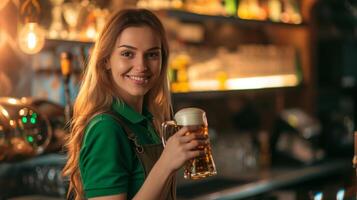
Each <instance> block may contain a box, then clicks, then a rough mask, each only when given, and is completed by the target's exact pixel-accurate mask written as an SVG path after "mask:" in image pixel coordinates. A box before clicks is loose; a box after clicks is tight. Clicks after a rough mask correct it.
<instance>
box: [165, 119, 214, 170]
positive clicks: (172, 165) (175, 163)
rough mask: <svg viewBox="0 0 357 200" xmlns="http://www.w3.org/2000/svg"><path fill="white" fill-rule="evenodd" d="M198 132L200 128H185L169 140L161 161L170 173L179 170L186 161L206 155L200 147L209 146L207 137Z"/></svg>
mask: <svg viewBox="0 0 357 200" xmlns="http://www.w3.org/2000/svg"><path fill="white" fill-rule="evenodd" d="M198 130H199V127H198V126H185V127H183V128H181V129H180V130H179V131H177V132H176V133H175V134H174V135H173V136H171V137H170V138H169V139H168V140H167V142H166V146H165V148H164V151H163V152H162V154H161V157H160V159H159V161H160V162H161V163H162V164H163V166H165V168H166V170H168V171H169V173H172V172H174V171H176V170H178V169H179V168H180V167H181V166H182V165H183V164H185V163H186V161H188V160H190V159H192V158H195V157H197V156H200V155H203V154H204V150H203V149H202V148H199V147H202V146H206V145H207V137H206V136H204V135H203V134H202V133H200V132H199V131H198Z"/></svg>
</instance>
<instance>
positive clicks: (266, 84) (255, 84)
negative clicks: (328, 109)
mask: <svg viewBox="0 0 357 200" xmlns="http://www.w3.org/2000/svg"><path fill="white" fill-rule="evenodd" d="M298 83H299V81H298V78H297V77H296V75H295V74H288V75H275V76H262V77H249V78H236V79H228V80H227V82H226V86H227V88H228V89H234V90H238V89H259V88H274V87H288V86H296V85H297V84H298Z"/></svg>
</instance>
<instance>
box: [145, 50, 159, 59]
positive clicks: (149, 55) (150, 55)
mask: <svg viewBox="0 0 357 200" xmlns="http://www.w3.org/2000/svg"><path fill="white" fill-rule="evenodd" d="M146 57H147V58H149V59H157V58H159V57H160V52H159V51H154V52H149V53H147V54H146Z"/></svg>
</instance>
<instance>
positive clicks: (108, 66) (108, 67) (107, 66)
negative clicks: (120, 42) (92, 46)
mask: <svg viewBox="0 0 357 200" xmlns="http://www.w3.org/2000/svg"><path fill="white" fill-rule="evenodd" d="M104 65H105V70H107V71H109V70H110V69H111V67H110V62H109V60H105V64H104Z"/></svg>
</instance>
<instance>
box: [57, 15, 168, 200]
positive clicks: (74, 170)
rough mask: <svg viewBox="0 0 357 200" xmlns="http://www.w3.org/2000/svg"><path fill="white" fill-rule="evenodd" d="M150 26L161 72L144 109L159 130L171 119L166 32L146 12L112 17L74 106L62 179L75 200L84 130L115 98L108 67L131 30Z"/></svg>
mask: <svg viewBox="0 0 357 200" xmlns="http://www.w3.org/2000/svg"><path fill="white" fill-rule="evenodd" d="M132 26H148V27H150V28H152V29H153V30H154V31H155V32H156V34H157V36H158V37H159V39H160V41H161V50H162V68H161V72H160V76H159V79H158V82H157V83H156V85H155V86H154V87H153V88H151V89H150V90H149V92H148V93H147V94H146V95H145V96H144V106H146V107H147V108H148V110H149V111H150V112H151V113H152V114H153V116H154V126H155V128H156V130H160V125H161V123H162V122H163V121H165V120H168V119H170V114H171V111H172V108H171V99H170V93H169V84H168V78H167V65H168V56H169V48H168V42H167V39H166V36H165V30H164V28H163V25H162V24H161V22H160V20H159V19H158V18H157V17H156V16H155V15H154V14H153V13H152V12H150V11H148V10H145V9H125V10H121V11H119V12H117V13H115V14H113V15H112V16H111V17H110V19H109V20H108V22H107V23H106V25H105V26H104V28H103V30H102V32H101V34H100V36H99V38H98V40H97V42H96V43H95V45H94V49H93V51H92V54H91V57H90V60H89V63H88V66H87V69H86V70H85V73H84V80H83V82H82V84H81V88H80V90H79V93H78V96H77V99H76V101H75V103H74V108H73V118H72V121H71V131H70V135H69V138H68V140H67V144H66V147H67V150H68V160H67V163H66V165H65V167H64V169H63V175H64V176H68V177H69V179H70V183H69V190H68V195H74V199H75V200H80V199H84V192H83V185H82V181H81V177H80V171H79V153H80V149H81V146H82V140H83V137H84V130H85V127H86V126H87V124H88V122H89V120H90V119H91V118H92V117H93V116H95V115H97V114H100V113H103V112H105V111H107V110H109V109H110V108H111V105H112V103H113V100H114V99H115V98H117V99H119V100H120V97H117V96H116V95H115V91H114V87H113V85H114V82H113V79H112V77H111V75H110V73H108V72H107V71H106V68H105V66H106V64H107V62H108V60H109V58H110V55H111V53H112V51H113V49H114V45H115V43H116V40H117V37H118V36H119V35H120V33H121V32H122V31H123V30H124V29H125V28H128V27H132Z"/></svg>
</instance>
